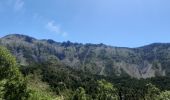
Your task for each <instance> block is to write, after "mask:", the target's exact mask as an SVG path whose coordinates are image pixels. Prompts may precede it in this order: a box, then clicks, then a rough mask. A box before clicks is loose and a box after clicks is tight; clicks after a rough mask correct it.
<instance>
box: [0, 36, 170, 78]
mask: <svg viewBox="0 0 170 100" xmlns="http://www.w3.org/2000/svg"><path fill="white" fill-rule="evenodd" d="M0 45H3V46H6V47H7V48H8V49H9V50H10V51H11V52H12V53H13V54H14V55H15V56H16V57H17V60H18V62H19V63H20V64H21V65H29V64H32V63H35V62H36V63H38V62H43V61H47V60H48V59H51V58H55V59H57V60H58V61H61V62H62V63H63V64H65V65H67V66H69V67H71V68H73V69H76V70H82V71H87V72H90V73H92V74H97V75H105V76H114V75H116V76H120V75H130V76H132V77H136V78H147V77H154V76H164V75H167V74H169V72H170V68H169V67H168V66H169V65H170V59H169V58H170V51H169V50H170V44H160V43H157V44H151V45H148V46H143V47H139V48H120V47H112V46H107V45H104V44H85V45H84V44H79V43H72V42H69V41H67V42H63V43H59V42H55V41H53V40H37V39H35V38H32V37H29V36H25V35H20V34H12V35H7V36H5V37H2V38H1V39H0Z"/></svg>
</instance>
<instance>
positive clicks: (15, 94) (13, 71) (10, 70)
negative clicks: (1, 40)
mask: <svg viewBox="0 0 170 100" xmlns="http://www.w3.org/2000/svg"><path fill="white" fill-rule="evenodd" d="M0 82H2V83H3V84H1V87H2V88H3V89H2V91H1V92H2V95H3V96H2V97H3V98H4V99H5V100H26V99H28V97H29V92H28V89H27V84H26V81H25V79H24V77H23V76H22V74H21V73H20V71H19V69H18V67H17V64H16V60H15V58H14V57H13V56H12V55H11V54H10V53H9V51H8V50H7V49H6V48H4V47H0Z"/></svg>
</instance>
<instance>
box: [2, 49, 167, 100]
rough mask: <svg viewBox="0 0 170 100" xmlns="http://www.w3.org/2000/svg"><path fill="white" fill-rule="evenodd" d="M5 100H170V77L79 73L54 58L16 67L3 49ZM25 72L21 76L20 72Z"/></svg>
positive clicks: (3, 88) (11, 57)
mask: <svg viewBox="0 0 170 100" xmlns="http://www.w3.org/2000/svg"><path fill="white" fill-rule="evenodd" d="M0 69H1V71H0V75H1V77H0V98H1V99H2V100H168V99H170V91H168V90H170V86H169V85H170V84H169V83H170V82H169V81H170V77H157V78H150V79H135V78H130V77H116V76H115V77H105V76H98V75H93V74H90V73H85V72H82V71H76V70H73V69H72V68H70V67H68V66H65V65H63V64H62V63H60V62H58V61H56V59H54V58H50V59H48V61H46V62H43V63H34V64H32V65H31V64H30V65H29V66H19V65H17V63H16V61H15V58H14V57H13V56H11V54H10V53H9V52H8V50H7V49H5V48H4V47H0ZM21 72H22V73H21Z"/></svg>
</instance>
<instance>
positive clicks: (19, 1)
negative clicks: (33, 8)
mask: <svg viewBox="0 0 170 100" xmlns="http://www.w3.org/2000/svg"><path fill="white" fill-rule="evenodd" d="M24 4H25V3H24V1H23V0H15V2H14V10H15V11H19V10H21V9H23V7H24Z"/></svg>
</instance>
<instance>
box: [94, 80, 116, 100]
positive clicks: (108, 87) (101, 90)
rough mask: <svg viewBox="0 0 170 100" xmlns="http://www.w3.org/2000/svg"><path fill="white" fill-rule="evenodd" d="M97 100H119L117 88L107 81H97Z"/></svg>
mask: <svg viewBox="0 0 170 100" xmlns="http://www.w3.org/2000/svg"><path fill="white" fill-rule="evenodd" d="M97 83H98V87H97V99H98V100H118V96H117V90H116V88H115V87H114V86H113V85H112V84H111V83H109V82H107V81H106V80H100V81H97Z"/></svg>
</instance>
